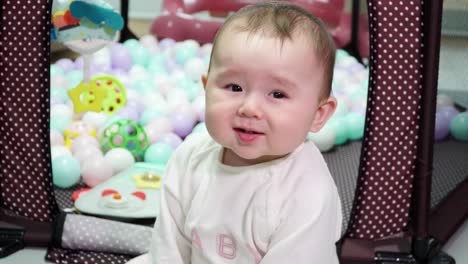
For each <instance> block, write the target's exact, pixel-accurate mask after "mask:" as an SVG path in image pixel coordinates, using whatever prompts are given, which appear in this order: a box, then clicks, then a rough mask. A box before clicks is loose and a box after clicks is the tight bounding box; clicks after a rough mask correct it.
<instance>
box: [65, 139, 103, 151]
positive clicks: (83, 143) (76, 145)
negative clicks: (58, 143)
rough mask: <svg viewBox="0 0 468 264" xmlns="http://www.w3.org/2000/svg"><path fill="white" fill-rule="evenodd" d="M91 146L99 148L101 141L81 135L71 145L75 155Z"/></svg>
mask: <svg viewBox="0 0 468 264" xmlns="http://www.w3.org/2000/svg"><path fill="white" fill-rule="evenodd" d="M89 145H91V146H94V147H97V148H99V141H98V140H97V138H95V137H93V136H89V135H81V136H79V137H77V138H75V139H74V140H73V142H72V144H71V150H72V152H73V153H75V152H77V151H78V150H80V149H82V148H86V147H87V146H89Z"/></svg>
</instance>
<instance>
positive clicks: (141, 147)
mask: <svg viewBox="0 0 468 264" xmlns="http://www.w3.org/2000/svg"><path fill="white" fill-rule="evenodd" d="M100 144H101V147H102V150H103V151H104V152H108V151H109V150H111V149H114V148H125V149H127V150H128V151H130V152H131V153H132V155H133V156H134V157H135V160H142V159H143V155H144V152H145V150H146V149H147V148H148V146H149V141H148V137H147V135H146V133H145V130H144V129H143V127H142V126H141V125H140V124H138V123H137V122H135V121H132V120H126V119H122V120H118V121H117V122H115V123H112V124H111V125H109V126H108V127H106V128H105V129H104V131H103V132H102V136H101V138H100Z"/></svg>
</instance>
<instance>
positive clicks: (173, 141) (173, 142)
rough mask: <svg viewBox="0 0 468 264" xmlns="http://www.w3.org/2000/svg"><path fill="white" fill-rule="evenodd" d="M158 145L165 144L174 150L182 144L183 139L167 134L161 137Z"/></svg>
mask: <svg viewBox="0 0 468 264" xmlns="http://www.w3.org/2000/svg"><path fill="white" fill-rule="evenodd" d="M156 143H165V144H167V145H169V146H171V147H172V148H173V149H176V148H177V147H178V146H179V145H180V144H181V143H182V139H181V138H180V137H179V136H178V135H176V134H174V133H166V134H163V135H161V136H160V137H159V138H158V140H157V141H156Z"/></svg>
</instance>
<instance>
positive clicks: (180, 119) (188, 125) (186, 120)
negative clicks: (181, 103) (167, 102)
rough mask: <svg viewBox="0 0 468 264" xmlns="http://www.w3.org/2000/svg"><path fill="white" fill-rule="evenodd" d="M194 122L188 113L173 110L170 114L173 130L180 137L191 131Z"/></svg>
mask: <svg viewBox="0 0 468 264" xmlns="http://www.w3.org/2000/svg"><path fill="white" fill-rule="evenodd" d="M195 122H196V120H195V118H194V117H193V115H192V114H190V113H184V112H174V113H172V114H171V124H172V127H173V128H174V132H175V133H176V134H177V135H179V136H180V137H181V138H184V137H186V136H187V135H188V134H190V132H192V129H193V126H194V125H195Z"/></svg>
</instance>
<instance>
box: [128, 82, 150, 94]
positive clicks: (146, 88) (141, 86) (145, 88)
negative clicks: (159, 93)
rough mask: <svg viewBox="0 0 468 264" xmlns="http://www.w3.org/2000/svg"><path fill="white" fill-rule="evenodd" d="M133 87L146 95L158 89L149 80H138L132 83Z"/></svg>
mask: <svg viewBox="0 0 468 264" xmlns="http://www.w3.org/2000/svg"><path fill="white" fill-rule="evenodd" d="M132 88H133V90H135V91H136V92H137V93H138V94H139V95H141V96H145V95H147V94H150V93H152V92H153V91H155V90H156V88H155V87H154V86H153V84H152V83H151V81H148V80H138V81H136V82H135V83H134V84H133V85H132Z"/></svg>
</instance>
